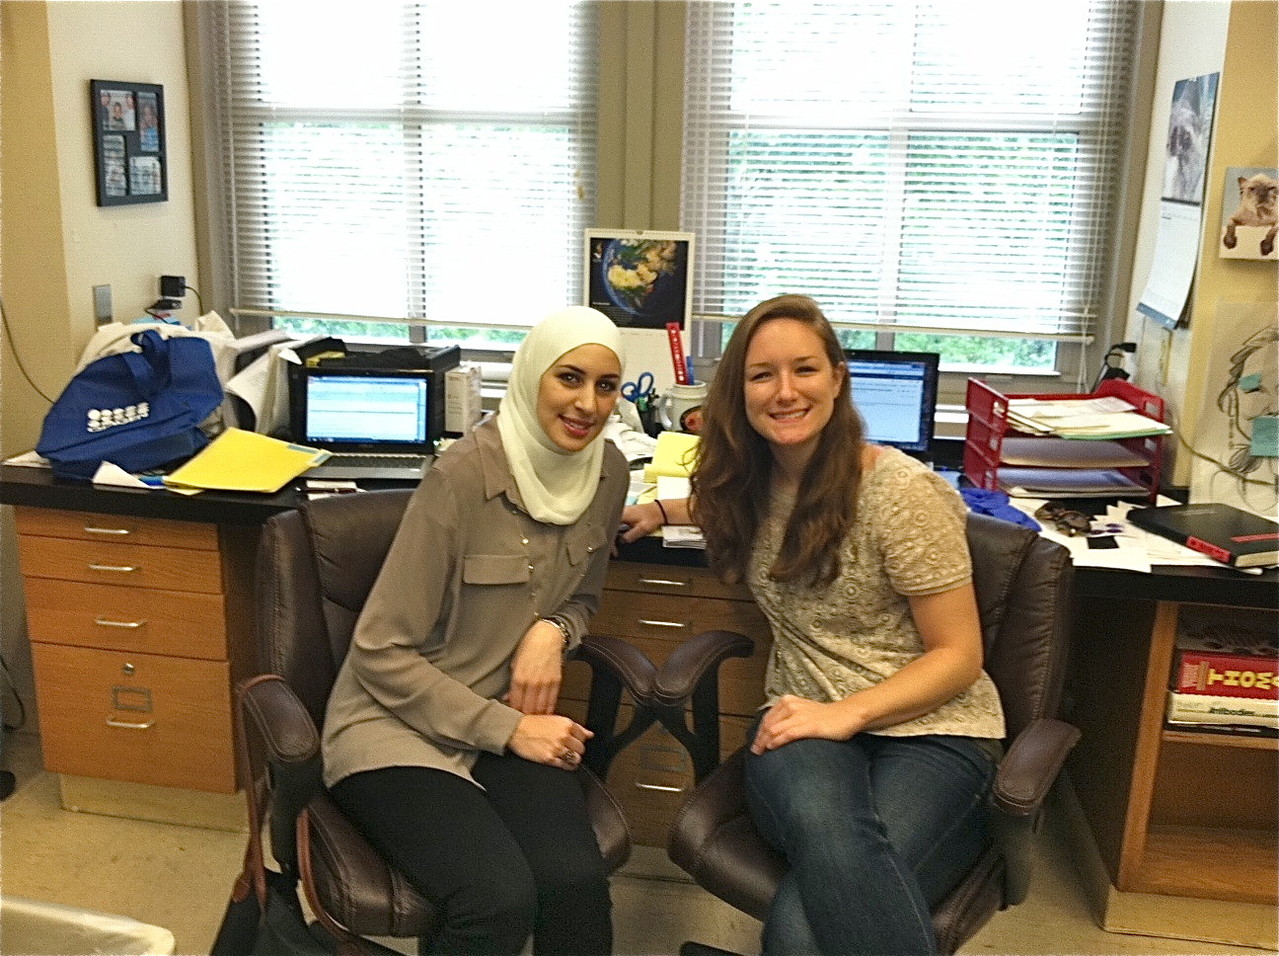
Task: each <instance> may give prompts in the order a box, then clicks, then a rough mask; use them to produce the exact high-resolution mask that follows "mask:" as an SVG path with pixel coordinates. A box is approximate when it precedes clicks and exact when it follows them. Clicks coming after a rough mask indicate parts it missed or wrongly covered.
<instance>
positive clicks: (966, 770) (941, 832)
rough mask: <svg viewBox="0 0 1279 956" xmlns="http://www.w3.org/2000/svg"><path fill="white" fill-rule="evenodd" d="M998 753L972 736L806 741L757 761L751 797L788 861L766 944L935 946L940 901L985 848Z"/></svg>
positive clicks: (844, 955)
mask: <svg viewBox="0 0 1279 956" xmlns="http://www.w3.org/2000/svg"><path fill="white" fill-rule="evenodd" d="M994 771H995V762H994V759H993V758H992V757H991V756H990V755H989V754H988V753H987V752H986V751H985V750H983V749H982V746H981V745H980V744H979V743H977V742H976V741H974V740H972V739H969V738H965V737H949V736H940V735H937V736H920V737H884V736H877V735H875V734H868V733H862V734H858V735H856V736H855V737H853V738H852V739H851V740H843V741H831V740H796V741H793V742H792V743H789V744H786V745H784V746H782V747H780V748H778V749H777V750H771V751H768V752H767V753H764V754H761V755H759V756H755V755H754V754H748V755H747V759H746V796H747V801H748V803H749V806H750V811H751V816H752V818H753V819H754V821H755V825H756V827H757V828H758V829H759V831H760V833H761V834H762V835H763V836H764V838H765V839H766V840H767V841H768V842H769V843H771V844H772V845H773V846H774V847H775V848H776V849H777V850H778V851H779V852H780V853H781V854H782V855H783V856H785V857H786V860H787V863H788V864H789V867H790V869H789V871H788V872H787V874H786V876H785V877H784V878H783V879H782V882H781V884H780V885H779V887H778V890H777V896H776V897H774V899H773V903H772V907H771V909H770V910H769V914H768V918H767V919H766V920H765V922H764V933H763V947H764V952H765V953H766V954H782V953H826V954H831V956H851V954H854V953H865V954H877V956H884V954H892V956H902V954H913V953H934V952H936V941H935V939H934V936H933V930H932V920H931V917H930V915H929V908H930V907H931V906H933V905H935V904H936V903H937V902H938V901H940V900H941V899H942V897H944V896H945V895H946V893H948V892H949V891H950V890H951V889H952V888H954V886H955V885H956V884H957V883H958V882H959V879H960V877H961V876H962V875H963V874H964V872H965V871H966V870H967V869H968V868H969V867H970V866H971V865H972V863H973V862H974V861H975V860H976V859H977V857H978V855H979V854H980V853H981V851H982V849H983V848H984V847H985V845H986V843H987V839H988V833H989V819H988V809H987V799H986V798H987V794H988V792H989V790H990V785H991V781H992V780H993V778H994Z"/></svg>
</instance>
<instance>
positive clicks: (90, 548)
mask: <svg viewBox="0 0 1279 956" xmlns="http://www.w3.org/2000/svg"><path fill="white" fill-rule="evenodd" d="M18 555H19V558H20V560H21V564H22V573H23V574H24V575H26V576H28V577H37V578H59V579H62V580H68V581H85V582H87V583H90V584H111V585H122V586H124V587H133V588H162V589H164V590H170V591H198V592H202V593H205V594H221V593H222V560H221V557H220V556H219V554H218V552H217V551H200V550H193V549H188V548H159V547H147V546H145V545H138V544H127V543H123V542H119V541H111V542H108V541H94V542H91V543H89V542H85V541H78V540H74V539H71V538H42V537H37V536H35V535H27V534H23V535H19V536H18Z"/></svg>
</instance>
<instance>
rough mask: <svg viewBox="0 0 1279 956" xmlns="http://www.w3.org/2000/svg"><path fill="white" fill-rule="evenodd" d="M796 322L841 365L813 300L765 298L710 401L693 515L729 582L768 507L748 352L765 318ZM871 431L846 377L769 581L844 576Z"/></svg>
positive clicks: (742, 568) (746, 322)
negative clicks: (750, 399)
mask: <svg viewBox="0 0 1279 956" xmlns="http://www.w3.org/2000/svg"><path fill="white" fill-rule="evenodd" d="M773 319H794V320H797V321H799V322H803V323H805V324H806V325H807V326H808V327H809V328H811V329H812V330H813V331H814V332H816V333H817V335H818V337H819V338H820V339H821V340H822V345H823V347H824V348H825V351H826V357H827V358H828V359H829V360H830V363H831V365H832V367H835V368H842V367H843V364H844V350H843V347H842V346H841V345H840V343H839V339H837V338H836V337H835V330H834V329H832V328H831V325H830V322H829V321H827V319H826V316H825V315H823V314H822V310H821V308H820V307H819V306H818V305H817V303H816V302H814V301H813V300H812V299H810V298H809V297H808V296H804V295H782V296H777V297H776V298H773V299H768V300H766V301H764V302H761V303H760V304H759V305H757V306H755V308H753V309H751V310H750V311H749V312H747V313H746V315H745V316H743V317H742V320H741V321H740V322H738V323H737V328H735V329H734V330H733V334H732V336H731V337H730V338H729V340H728V345H727V346H726V347H725V349H724V356H723V358H722V359H721V360H720V363H719V368H718V369H717V370H716V372H715V378H714V380H713V381H712V382H711V387H710V392H709V394H708V395H707V398H706V406H705V409H704V411H705V416H704V421H703V426H702V439H701V442H700V444H699V450H698V459H697V467H696V469H695V470H694V472H693V477H692V490H693V504H694V508H695V514H694V516H693V517H694V519H695V520H696V521H697V523H698V524H699V525H701V527H702V532H703V534H705V536H706V552H707V557H708V558H709V559H710V563H711V567H712V568H714V569H715V570H716V571H717V572H718V573H719V574H720V575H721V576H722V577H724V578H725V579H726V580H729V581H740V580H742V578H743V577H744V576H745V573H746V566H747V563H748V562H749V561H750V553H751V549H752V547H753V546H754V543H755V534H756V532H757V531H758V529H759V525H760V522H761V521H762V520H763V517H764V515H765V513H766V511H767V507H768V498H769V480H770V477H771V475H772V470H773V456H772V452H771V450H770V449H769V445H768V442H767V441H765V440H764V439H763V438H762V437H761V436H760V434H759V433H758V432H756V431H755V429H754V428H753V427H752V426H751V424H750V421H749V420H748V419H747V417H746V401H745V383H746V350H747V348H748V347H749V346H750V342H751V339H752V338H753V337H754V335H755V333H756V332H757V331H758V330H759V328H760V326H762V325H763V324H764V323H765V322H768V321H771V320H773ZM863 444H864V429H863V427H862V421H861V416H860V415H859V414H858V413H857V410H856V409H855V408H854V407H853V403H852V398H851V394H850V386H849V381H848V375H847V374H845V375H843V376H842V377H841V384H840V387H839V395H838V396H837V397H836V399H835V407H834V411H833V413H832V414H831V419H830V421H829V422H827V424H826V427H825V428H823V429H822V433H821V435H820V436H819V438H818V441H817V447H816V449H814V452H813V457H812V460H811V461H810V462H809V463H808V467H807V468H806V469H805V471H804V474H803V477H802V478H801V481H800V491H799V498H798V500H797V501H796V502H795V510H794V511H793V512H791V516H790V520H789V521H788V522H787V524H786V531H785V534H784V535H783V538H782V545H781V549H780V551H779V552H778V555H777V560H776V562H775V563H774V564H773V567H772V569H771V570H770V572H769V573H770V576H771V577H772V578H774V579H775V580H779V581H790V580H796V579H801V580H802V579H809V580H811V581H812V582H813V583H815V584H829V583H830V582H831V581H833V580H834V579H835V577H836V576H837V575H838V574H839V570H840V561H839V551H840V545H841V543H842V542H843V540H844V537H845V536H846V535H847V533H848V529H849V527H850V526H851V525H852V521H853V516H854V513H855V505H856V501H857V489H858V486H859V484H860V483H861V472H862V467H861V461H862V446H863Z"/></svg>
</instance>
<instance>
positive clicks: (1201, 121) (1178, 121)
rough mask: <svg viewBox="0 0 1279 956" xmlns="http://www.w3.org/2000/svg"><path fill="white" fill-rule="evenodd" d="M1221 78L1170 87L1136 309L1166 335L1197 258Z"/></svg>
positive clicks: (1179, 317)
mask: <svg viewBox="0 0 1279 956" xmlns="http://www.w3.org/2000/svg"><path fill="white" fill-rule="evenodd" d="M1220 78H1221V74H1219V73H1206V74H1204V75H1203V76H1193V77H1190V78H1188V79H1184V80H1178V81H1177V82H1176V83H1174V84H1173V89H1172V101H1171V104H1170V105H1169V108H1168V137H1167V139H1166V140H1165V141H1164V175H1163V184H1162V191H1161V192H1160V194H1159V234H1158V236H1157V237H1156V239H1155V257H1154V261H1153V262H1152V263H1151V267H1150V277H1149V278H1148V279H1147V280H1146V289H1145V291H1144V292H1143V293H1142V295H1141V299H1140V300H1139V301H1138V303H1137V311H1138V312H1141V313H1142V314H1143V315H1145V316H1147V317H1149V318H1151V319H1153V320H1154V321H1156V322H1158V323H1159V324H1160V325H1162V326H1163V327H1164V328H1167V329H1174V328H1176V327H1177V326H1178V325H1180V324H1182V323H1183V322H1184V321H1185V314H1184V313H1185V310H1186V299H1187V297H1188V296H1189V294H1190V282H1191V279H1193V278H1194V274H1195V264H1196V262H1197V261H1198V258H1199V237H1200V232H1201V230H1202V228H1203V204H1204V186H1205V177H1206V174H1207V169H1208V149H1209V145H1210V141H1211V139H1212V119H1213V113H1214V112H1215V110H1216V104H1217V86H1218V81H1219V80H1220ZM1232 208H1233V207H1232Z"/></svg>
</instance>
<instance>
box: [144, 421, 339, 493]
mask: <svg viewBox="0 0 1279 956" xmlns="http://www.w3.org/2000/svg"><path fill="white" fill-rule="evenodd" d="M328 457H329V453H328V452H327V451H324V450H322V449H319V448H308V447H307V446H305V445H294V444H291V443H289V442H284V441H280V440H279V439H276V438H269V437H267V436H266V435H259V434H258V433H257V432H249V431H244V430H243V429H240V428H228V429H227V430H226V431H224V432H223V433H222V434H221V435H219V436H218V437H217V438H215V439H214V440H213V441H212V442H210V443H209V444H208V446H207V447H206V448H205V449H204V450H203V451H202V452H200V453H199V454H198V455H196V456H195V457H194V458H192V459H191V460H190V461H188V462H187V463H186V464H185V465H183V466H182V467H181V468H178V469H177V470H176V471H174V472H173V473H172V474H169V475H166V476H165V478H164V483H165V485H166V486H168V487H170V488H173V489H174V490H178V489H181V488H196V489H200V490H205V491H257V492H262V493H264V494H274V493H275V492H277V491H279V490H280V489H281V488H283V487H284V486H285V485H287V484H288V483H289V482H290V481H292V480H293V479H294V478H296V477H297V476H298V475H300V474H302V472H304V471H306V470H307V469H308V468H310V467H311V466H313V465H318V464H319V463H320V462H322V461H324V460H325V459H326V458H328Z"/></svg>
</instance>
